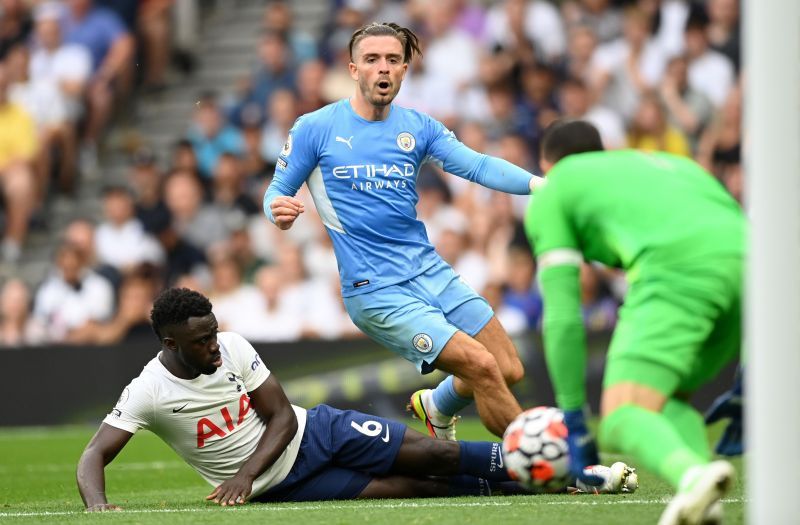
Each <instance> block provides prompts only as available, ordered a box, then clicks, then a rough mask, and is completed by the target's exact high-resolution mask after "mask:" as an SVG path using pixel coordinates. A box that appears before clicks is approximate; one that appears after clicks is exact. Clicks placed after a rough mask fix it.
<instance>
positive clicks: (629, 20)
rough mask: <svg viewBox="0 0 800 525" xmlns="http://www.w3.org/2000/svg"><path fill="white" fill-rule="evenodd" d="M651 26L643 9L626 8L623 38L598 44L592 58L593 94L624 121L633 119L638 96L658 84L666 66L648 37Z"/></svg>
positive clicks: (659, 49)
mask: <svg viewBox="0 0 800 525" xmlns="http://www.w3.org/2000/svg"><path fill="white" fill-rule="evenodd" d="M650 26H651V23H650V20H649V18H648V17H647V15H646V14H645V13H644V12H642V11H640V10H639V9H637V8H629V9H628V10H626V11H625V18H624V25H623V37H622V38H619V39H617V40H615V41H613V42H611V43H609V44H605V45H602V46H600V47H598V48H597V50H596V51H595V54H594V57H593V58H592V81H591V87H592V90H593V91H594V96H595V97H596V99H597V100H602V102H603V104H604V105H605V106H607V107H609V108H610V109H612V110H614V111H616V112H618V113H619V114H621V115H622V117H623V118H624V119H625V121H629V120H630V119H631V118H633V114H634V113H635V112H636V109H637V108H638V107H639V97H640V96H641V95H642V93H643V92H644V91H648V90H651V89H653V88H655V87H656V86H657V85H658V82H659V81H660V80H661V77H662V76H663V74H664V68H665V67H666V56H665V55H664V52H663V51H662V49H661V47H660V46H659V45H658V44H656V43H655V41H654V40H653V39H652V38H650Z"/></svg>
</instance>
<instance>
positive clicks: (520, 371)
mask: <svg viewBox="0 0 800 525" xmlns="http://www.w3.org/2000/svg"><path fill="white" fill-rule="evenodd" d="M503 377H504V378H505V380H506V384H507V385H516V384H517V383H519V382H520V381H522V378H523V377H525V367H524V366H523V364H522V361H520V360H519V358H515V359H512V360H511V362H510V364H509V365H508V366H506V367H505V369H504V370H503Z"/></svg>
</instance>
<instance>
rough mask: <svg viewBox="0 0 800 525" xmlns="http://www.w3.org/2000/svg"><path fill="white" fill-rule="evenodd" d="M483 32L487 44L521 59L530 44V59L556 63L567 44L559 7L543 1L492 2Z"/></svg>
mask: <svg viewBox="0 0 800 525" xmlns="http://www.w3.org/2000/svg"><path fill="white" fill-rule="evenodd" d="M486 33H487V39H488V41H489V45H490V46H492V47H498V48H502V49H505V50H507V51H509V52H511V53H512V54H513V55H514V56H516V57H517V58H518V59H522V60H523V61H525V59H524V57H525V56H526V54H527V51H526V48H528V49H530V47H531V46H532V48H533V49H532V51H533V57H531V58H533V59H534V60H535V61H543V62H546V63H555V62H556V61H557V60H558V59H559V58H560V57H561V56H562V55H563V54H564V52H565V51H566V47H567V46H566V36H565V33H564V25H563V23H562V20H561V17H560V16H559V14H558V10H557V9H556V8H555V7H554V6H553V4H551V3H550V2H547V1H544V0H532V1H530V0H506V1H505V2H497V3H495V5H494V6H493V7H492V8H491V9H490V10H489V14H488V18H487V21H486ZM454 56H455V55H454ZM528 65H530V62H529V63H528Z"/></svg>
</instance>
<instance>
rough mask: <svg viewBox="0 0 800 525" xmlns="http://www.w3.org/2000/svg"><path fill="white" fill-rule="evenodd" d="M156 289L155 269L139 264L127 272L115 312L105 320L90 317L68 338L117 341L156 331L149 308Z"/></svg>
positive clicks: (137, 338) (105, 342)
mask: <svg viewBox="0 0 800 525" xmlns="http://www.w3.org/2000/svg"><path fill="white" fill-rule="evenodd" d="M156 293H157V283H156V281H155V279H154V277H153V275H152V270H148V269H146V267H144V268H140V269H138V270H137V271H135V272H133V273H131V274H129V275H127V276H126V277H125V278H124V279H123V281H122V285H121V287H120V291H119V301H118V305H117V309H116V313H115V314H114V315H113V316H112V317H111V318H110V319H109V320H108V321H105V322H99V321H96V320H91V321H89V322H87V323H86V324H84V325H83V326H81V327H80V328H76V329H75V330H72V331H71V332H70V333H69V335H68V337H67V341H68V342H69V343H73V344H97V345H114V344H119V343H122V342H123V341H126V340H132V341H141V340H142V339H145V338H147V339H149V338H150V337H152V335H153V330H152V327H151V325H150V310H151V309H152V308H153V300H154V298H155V296H156Z"/></svg>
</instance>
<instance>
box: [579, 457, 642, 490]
mask: <svg viewBox="0 0 800 525" xmlns="http://www.w3.org/2000/svg"><path fill="white" fill-rule="evenodd" d="M583 471H584V473H586V474H594V475H595V476H599V477H601V478H603V484H602V485H597V486H594V485H587V484H586V483H584V482H582V481H581V480H577V481H576V482H575V485H576V486H575V487H571V488H570V489H569V492H570V493H572V494H631V493H633V492H636V489H638V488H639V475H638V474H636V469H635V468H633V467H629V466H628V465H626V464H625V463H623V462H622V461H617V462H616V463H614V464H613V465H611V466H610V467H606V466H605V465H592V466H591V467H586V468H585V469H583Z"/></svg>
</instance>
